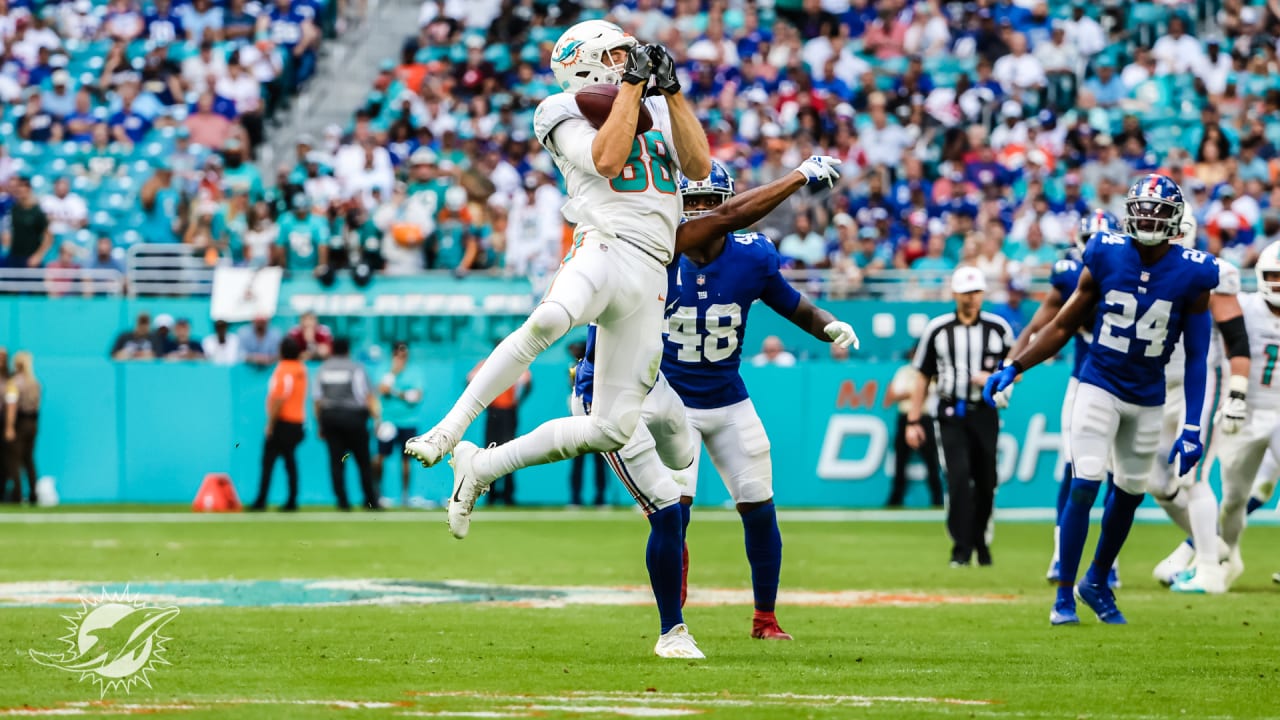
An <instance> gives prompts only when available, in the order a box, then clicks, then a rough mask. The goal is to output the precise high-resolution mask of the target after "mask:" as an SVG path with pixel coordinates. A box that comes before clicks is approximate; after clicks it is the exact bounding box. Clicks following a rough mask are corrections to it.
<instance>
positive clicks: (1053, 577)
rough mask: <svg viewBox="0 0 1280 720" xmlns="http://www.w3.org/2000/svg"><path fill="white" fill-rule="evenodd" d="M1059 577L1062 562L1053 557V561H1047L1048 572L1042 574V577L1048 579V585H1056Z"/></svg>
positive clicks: (1060, 575)
mask: <svg viewBox="0 0 1280 720" xmlns="http://www.w3.org/2000/svg"><path fill="white" fill-rule="evenodd" d="M1061 578H1062V563H1060V562H1059V561H1058V558H1054V559H1053V562H1051V563H1049V572H1047V573H1045V574H1044V579H1045V580H1048V581H1049V584H1050V585H1057V584H1058V582H1059V580H1061Z"/></svg>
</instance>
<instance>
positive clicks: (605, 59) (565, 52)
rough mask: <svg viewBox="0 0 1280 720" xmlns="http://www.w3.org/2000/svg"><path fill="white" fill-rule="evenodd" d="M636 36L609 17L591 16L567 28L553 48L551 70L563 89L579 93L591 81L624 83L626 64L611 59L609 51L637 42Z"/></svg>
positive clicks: (598, 83) (629, 47)
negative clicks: (595, 17)
mask: <svg viewBox="0 0 1280 720" xmlns="http://www.w3.org/2000/svg"><path fill="white" fill-rule="evenodd" d="M636 44H637V43H636V39H635V38H634V37H631V36H630V35H628V34H627V33H626V31H624V30H623V29H622V28H620V27H618V26H617V25H614V24H613V23H611V22H607V21H605V20H587V21H584V22H580V23H578V24H577V25H574V26H573V27H571V28H569V29H568V30H565V31H564V34H563V35H561V36H560V39H559V40H557V41H556V46H555V47H554V48H552V50H551V72H553V73H555V76H556V82H558V83H560V89H561V90H563V91H565V92H567V93H576V92H578V91H579V90H581V89H582V88H584V87H587V86H589V85H600V84H605V85H621V84H622V70H623V68H622V66H621V65H614V64H613V63H612V62H611V61H610V60H609V51H610V50H613V49H614V48H620V47H624V48H627V49H628V50H629V49H631V48H633V47H635V46H636Z"/></svg>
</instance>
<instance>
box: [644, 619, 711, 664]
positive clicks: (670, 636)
mask: <svg viewBox="0 0 1280 720" xmlns="http://www.w3.org/2000/svg"><path fill="white" fill-rule="evenodd" d="M653 654H654V655H657V656H658V657H663V658H686V659H689V660H702V659H704V658H706V657H707V656H706V655H703V654H702V651H701V650H699V649H698V641H696V640H694V639H693V636H692V635H690V634H689V626H688V625H685V624H684V623H680V624H679V625H676V626H675V627H673V628H671V629H670V630H668V631H666V632H665V633H663V634H662V637H660V638H658V644H657V645H654V646H653Z"/></svg>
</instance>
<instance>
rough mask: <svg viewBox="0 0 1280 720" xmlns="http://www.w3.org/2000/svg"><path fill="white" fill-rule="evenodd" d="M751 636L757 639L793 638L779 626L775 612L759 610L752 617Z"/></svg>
mask: <svg viewBox="0 0 1280 720" xmlns="http://www.w3.org/2000/svg"><path fill="white" fill-rule="evenodd" d="M751 637H753V638H755V639H756V640H791V639H793V638H792V637H791V635H790V634H788V633H787V632H786V631H785V630H783V629H782V628H780V627H778V619H777V618H776V617H774V615H773V613H762V612H757V613H756V614H755V617H753V618H752V619H751Z"/></svg>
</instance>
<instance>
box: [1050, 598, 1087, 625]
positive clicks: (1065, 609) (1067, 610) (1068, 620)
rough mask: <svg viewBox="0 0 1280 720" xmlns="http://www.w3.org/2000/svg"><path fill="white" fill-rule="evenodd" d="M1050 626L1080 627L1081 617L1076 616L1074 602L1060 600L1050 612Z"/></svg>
mask: <svg viewBox="0 0 1280 720" xmlns="http://www.w3.org/2000/svg"><path fill="white" fill-rule="evenodd" d="M1049 624H1050V625H1079V624H1080V616H1079V615H1077V614H1076V604H1075V602H1074V601H1068V600H1058V601H1057V602H1055V603H1054V604H1053V609H1052V610H1050V611H1049Z"/></svg>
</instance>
